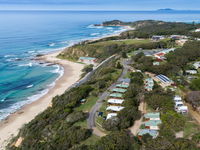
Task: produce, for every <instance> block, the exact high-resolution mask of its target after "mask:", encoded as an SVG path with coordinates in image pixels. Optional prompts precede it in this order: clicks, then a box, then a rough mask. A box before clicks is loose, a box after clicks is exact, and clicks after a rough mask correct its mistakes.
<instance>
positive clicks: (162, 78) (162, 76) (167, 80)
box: [156, 74, 172, 83]
mask: <svg viewBox="0 0 200 150" xmlns="http://www.w3.org/2000/svg"><path fill="white" fill-rule="evenodd" d="M156 78H157V79H159V80H161V81H162V82H164V83H169V82H172V80H170V79H169V78H168V77H166V76H164V75H162V74H160V75H157V76H156Z"/></svg>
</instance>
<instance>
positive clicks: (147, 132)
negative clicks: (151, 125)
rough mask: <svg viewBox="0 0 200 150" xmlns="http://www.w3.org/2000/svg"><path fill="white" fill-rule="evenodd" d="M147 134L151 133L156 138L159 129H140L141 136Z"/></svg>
mask: <svg viewBox="0 0 200 150" xmlns="http://www.w3.org/2000/svg"><path fill="white" fill-rule="evenodd" d="M145 134H149V135H150V136H152V137H153V138H156V137H157V136H158V131H155V130H149V129H142V130H140V132H139V133H138V135H139V136H143V135H145Z"/></svg>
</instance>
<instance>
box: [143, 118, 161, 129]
mask: <svg viewBox="0 0 200 150" xmlns="http://www.w3.org/2000/svg"><path fill="white" fill-rule="evenodd" d="M161 123H162V122H161V120H149V121H147V122H145V123H144V125H145V128H146V129H150V130H159V125H160V124H161Z"/></svg>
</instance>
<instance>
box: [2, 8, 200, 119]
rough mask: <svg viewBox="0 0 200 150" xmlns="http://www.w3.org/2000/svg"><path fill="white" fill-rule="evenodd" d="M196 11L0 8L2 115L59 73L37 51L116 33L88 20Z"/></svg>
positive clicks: (188, 16) (194, 15)
mask: <svg viewBox="0 0 200 150" xmlns="http://www.w3.org/2000/svg"><path fill="white" fill-rule="evenodd" d="M199 16H200V12H179V13H161V12H94V11H93V12H81V11H76V12H69V11H66V12H64V11H63V12H61V11H60V12H58V11H57V12H56V11H46V12H30V11H29V12H14V11H10V12H8V11H7V12H6V11H1V12H0V119H3V118H5V117H6V116H8V115H9V114H10V113H12V112H14V111H16V110H17V109H19V108H20V107H22V106H23V105H24V104H26V103H30V102H32V101H34V100H37V99H38V98H39V97H41V96H42V95H44V94H45V93H47V91H48V89H49V88H51V87H52V86H53V83H54V81H55V80H56V79H57V78H58V77H59V76H61V75H62V72H63V70H62V68H61V67H59V66H56V65H55V66H48V65H47V64H40V63H39V62H36V61H34V60H32V58H34V57H35V55H37V54H40V53H48V52H50V51H55V50H57V49H60V48H63V47H67V46H70V45H72V44H73V43H76V42H79V41H81V40H85V39H91V38H95V37H101V36H105V35H108V34H112V33H115V32H120V31H121V30H122V28H120V27H94V26H93V25H92V24H96V23H101V22H102V21H107V20H112V19H120V20H123V21H136V20H146V19H155V20H164V21H182V22H192V21H196V22H199V21H200V17H199Z"/></svg>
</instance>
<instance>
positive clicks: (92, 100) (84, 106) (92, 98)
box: [76, 96, 98, 112]
mask: <svg viewBox="0 0 200 150" xmlns="http://www.w3.org/2000/svg"><path fill="white" fill-rule="evenodd" d="M86 100H87V101H86V103H84V104H82V105H81V106H79V107H77V108H76V110H77V111H84V112H89V111H90V110H91V108H92V106H93V105H94V104H95V103H96V101H97V100H98V97H95V96H90V97H88V98H87V99H86Z"/></svg>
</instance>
